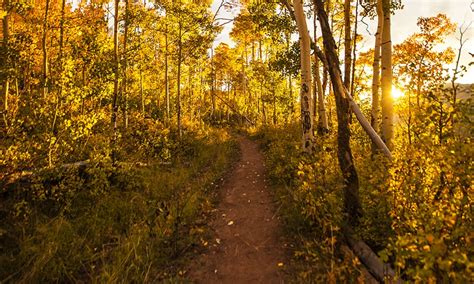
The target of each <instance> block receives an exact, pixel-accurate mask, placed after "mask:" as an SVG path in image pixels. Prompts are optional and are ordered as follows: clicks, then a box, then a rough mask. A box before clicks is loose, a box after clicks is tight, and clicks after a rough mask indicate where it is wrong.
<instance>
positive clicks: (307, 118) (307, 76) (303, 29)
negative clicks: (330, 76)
mask: <svg viewBox="0 0 474 284" xmlns="http://www.w3.org/2000/svg"><path fill="white" fill-rule="evenodd" d="M302 2H303V0H294V1H293V7H294V9H295V18H296V25H297V27H298V33H299V42H300V48H301V90H300V98H301V121H302V124H303V150H304V151H305V152H307V153H310V152H311V149H312V144H313V114H312V112H313V109H312V107H311V105H312V101H311V53H310V38H309V33H308V27H307V25H306V17H305V14H304V10H303V3H302Z"/></svg>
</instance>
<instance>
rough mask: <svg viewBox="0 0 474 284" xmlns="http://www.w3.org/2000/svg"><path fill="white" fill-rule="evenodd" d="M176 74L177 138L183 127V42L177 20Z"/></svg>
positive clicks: (181, 133) (179, 24) (180, 24)
mask: <svg viewBox="0 0 474 284" xmlns="http://www.w3.org/2000/svg"><path fill="white" fill-rule="evenodd" d="M178 39H179V41H178V74H177V80H176V81H177V82H176V85H177V86H176V88H177V90H176V92H177V100H176V112H177V116H178V136H179V138H181V137H182V135H183V129H182V125H181V63H182V60H183V59H182V58H183V55H182V52H183V50H182V47H183V46H182V45H183V42H182V40H183V39H182V23H181V22H179V23H178Z"/></svg>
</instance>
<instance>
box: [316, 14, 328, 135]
mask: <svg viewBox="0 0 474 284" xmlns="http://www.w3.org/2000/svg"><path fill="white" fill-rule="evenodd" d="M313 18H314V19H313V21H314V22H313V24H314V44H315V46H316V47H317V43H318V36H317V25H316V23H317V13H316V9H315V10H314V17H313ZM313 73H314V82H315V84H314V92H315V94H317V95H315V96H314V105H315V106H316V101H317V102H318V103H317V108H316V107H314V111H315V112H316V111H317V112H318V133H319V134H325V133H327V132H328V131H329V127H328V118H327V115H326V103H325V102H324V92H323V86H322V83H321V74H320V73H319V58H318V54H317V53H316V52H315V53H314V71H313ZM315 117H316V116H315Z"/></svg>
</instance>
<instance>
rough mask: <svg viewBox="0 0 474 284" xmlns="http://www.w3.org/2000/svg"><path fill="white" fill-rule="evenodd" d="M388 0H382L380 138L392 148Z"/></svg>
mask: <svg viewBox="0 0 474 284" xmlns="http://www.w3.org/2000/svg"><path fill="white" fill-rule="evenodd" d="M390 2H391V1H390V0H383V1H382V3H383V29H382V46H381V49H382V139H383V140H384V141H385V144H386V145H387V147H388V148H389V149H392V146H393V145H392V139H393V98H392V37H391V31H390V29H391V27H390Z"/></svg>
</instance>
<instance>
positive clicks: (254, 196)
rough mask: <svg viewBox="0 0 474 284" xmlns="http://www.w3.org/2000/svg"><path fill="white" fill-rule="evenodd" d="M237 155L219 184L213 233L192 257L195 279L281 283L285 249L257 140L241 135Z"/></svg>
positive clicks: (283, 271)
mask: <svg viewBox="0 0 474 284" xmlns="http://www.w3.org/2000/svg"><path fill="white" fill-rule="evenodd" d="M239 144H240V148H241V153H242V155H241V158H240V161H239V162H238V164H237V165H236V167H235V168H234V170H233V172H232V173H231V174H230V175H229V178H228V179H227V180H226V181H225V182H224V183H223V185H222V188H221V189H220V191H221V193H220V194H221V195H220V203H219V205H218V208H217V210H216V212H215V214H216V215H215V216H214V218H213V221H212V222H211V223H210V227H211V229H212V230H213V231H214V238H213V240H212V242H211V243H209V244H208V247H209V249H207V250H206V251H205V252H204V253H203V254H202V255H200V256H199V257H197V259H196V260H195V261H194V262H193V263H192V265H191V267H190V269H189V278H190V279H191V280H193V281H195V282H197V283H282V282H283V277H284V274H285V266H286V264H287V262H286V260H287V256H286V253H287V249H286V246H285V243H284V239H283V234H282V232H281V228H280V222H279V218H278V216H277V212H276V206H275V203H274V202H273V199H272V196H271V194H270V192H269V186H268V185H267V180H266V178H265V167H264V162H263V157H262V154H261V153H260V151H259V149H258V146H257V144H256V143H255V142H252V141H250V140H248V139H247V138H244V137H240V138H239Z"/></svg>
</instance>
